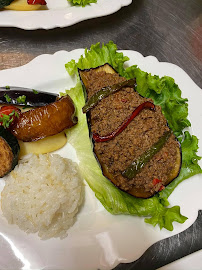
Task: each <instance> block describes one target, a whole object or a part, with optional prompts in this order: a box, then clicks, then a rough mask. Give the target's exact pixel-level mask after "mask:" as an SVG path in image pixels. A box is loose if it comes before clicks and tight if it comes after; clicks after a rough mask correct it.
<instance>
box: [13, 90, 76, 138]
mask: <svg viewBox="0 0 202 270" xmlns="http://www.w3.org/2000/svg"><path fill="white" fill-rule="evenodd" d="M76 123H77V118H76V117H75V107H74V104H73V101H72V99H71V98H70V97H69V96H68V95H67V96H64V97H62V98H60V99H59V100H57V101H55V102H53V103H50V104H48V105H46V106H42V107H39V108H36V109H33V110H30V111H27V112H24V113H21V114H20V116H19V118H18V120H17V121H16V123H15V125H14V126H12V128H11V132H12V133H13V134H14V135H15V136H16V137H17V139H19V140H22V141H24V142H31V141H36V140H39V139H42V138H44V137H47V136H52V135H55V134H57V133H59V132H61V131H63V130H64V129H66V128H70V127H72V126H74V125H75V124H76Z"/></svg>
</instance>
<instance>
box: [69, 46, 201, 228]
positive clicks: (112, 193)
mask: <svg viewBox="0 0 202 270" xmlns="http://www.w3.org/2000/svg"><path fill="white" fill-rule="evenodd" d="M127 60H128V57H126V56H124V55H123V54H122V53H119V52H117V47H116V45H115V44H114V43H113V42H109V43H108V44H106V45H102V46H101V47H100V44H99V43H97V44H95V45H92V46H91V49H90V50H89V51H88V50H87V49H86V50H85V54H84V56H81V57H80V59H79V61H78V63H76V62H75V60H72V61H70V62H69V63H67V64H66V68H67V71H68V72H69V74H71V75H72V76H73V75H74V76H77V79H78V82H77V85H76V86H75V87H74V88H72V89H70V90H67V91H66V93H68V94H69V95H70V96H71V98H72V99H73V100H74V102H75V105H76V107H77V113H78V119H79V121H78V124H77V125H76V126H74V127H73V128H72V129H70V130H69V131H68V132H67V136H68V141H69V143H70V144H72V145H73V146H74V148H75V149H76V152H77V156H78V158H79V162H80V163H79V166H80V169H81V173H82V175H83V177H84V178H85V180H86V181H87V183H88V184H89V186H90V187H91V189H92V190H93V191H94V193H95V196H96V197H97V198H98V199H99V200H100V202H101V203H102V204H103V206H104V207H105V208H106V209H107V210H108V211H109V212H110V213H112V214H129V215H137V216H147V217H150V218H146V219H145V222H147V223H150V224H152V225H154V226H155V225H157V224H158V225H159V227H160V228H166V229H167V230H173V222H174V221H176V222H179V223H183V222H185V220H186V219H187V218H186V217H184V216H183V215H181V214H180V208H179V206H174V207H172V208H167V206H168V205H169V202H168V200H167V198H168V197H169V195H170V194H171V193H172V191H173V190H174V188H175V187H176V186H177V185H178V184H179V183H180V182H182V181H183V180H185V179H187V178H188V177H190V176H193V175H195V174H197V173H201V172H202V170H201V168H200V166H199V165H198V160H199V159H200V158H199V157H198V156H197V154H196V152H197V149H198V140H197V138H196V137H195V136H191V135H190V134H189V132H185V133H184V134H183V131H182V130H183V128H184V127H187V126H190V122H189V121H188V120H187V115H188V108H187V99H183V98H181V91H180V89H179V88H178V86H177V85H176V84H175V82H174V80H173V79H172V78H170V77H167V76H165V77H163V78H159V77H158V76H152V75H151V74H148V73H146V72H144V71H141V70H140V69H139V68H138V67H137V66H132V67H129V68H127V69H125V68H124V63H125V62H126V61H127ZM106 62H108V63H109V64H111V65H112V66H113V67H114V68H115V69H116V70H117V71H118V72H119V73H120V74H121V75H122V76H125V77H126V78H132V77H136V79H137V90H138V91H139V92H140V93H141V94H142V95H144V96H147V97H152V98H153V100H154V102H155V103H156V104H160V105H161V106H162V111H163V113H164V115H165V116H166V118H167V119H168V123H169V125H170V127H171V128H172V129H173V131H174V132H175V134H176V135H177V136H179V135H181V137H180V138H181V141H182V168H181V172H180V175H179V176H178V177H177V178H176V179H175V180H174V181H173V182H172V183H171V184H170V185H168V186H167V187H166V188H165V189H164V190H163V191H161V192H160V193H158V194H157V195H155V196H153V197H152V198H149V199H140V198H135V197H133V196H131V195H129V194H127V193H125V192H123V191H121V190H119V189H118V188H116V187H115V186H114V185H113V184H112V183H111V182H110V181H109V180H107V179H106V178H105V177H104V176H103V174H102V171H101V169H100V167H99V164H98V162H97V160H96V158H95V156H94V154H93V150H92V147H93V146H92V142H91V141H90V139H89V131H88V125H87V120H86V115H85V114H83V113H82V107H83V106H84V104H85V100H84V95H83V89H82V86H81V83H80V81H79V78H78V72H77V68H81V69H85V68H90V67H96V66H99V65H102V64H104V63H106ZM171 111H172V112H173V111H175V113H174V114H173V115H172V117H171V116H170V112H171ZM179 115H180V116H179Z"/></svg>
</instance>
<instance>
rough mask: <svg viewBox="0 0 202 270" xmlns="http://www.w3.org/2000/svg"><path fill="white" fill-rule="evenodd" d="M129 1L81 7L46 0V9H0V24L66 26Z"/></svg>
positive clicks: (29, 27)
mask: <svg viewBox="0 0 202 270" xmlns="http://www.w3.org/2000/svg"><path fill="white" fill-rule="evenodd" d="M131 3H132V0H110V1H109V0H98V1H97V3H96V4H91V5H88V6H86V7H85V8H82V7H78V6H71V5H70V4H69V2H67V0H57V1H55V0H47V7H48V10H39V11H29V12H28V11H13V10H3V11H1V16H0V26H1V27H2V26H3V27H18V28H22V29H25V30H34V29H52V28H55V27H67V26H70V25H73V24H76V23H78V22H81V21H84V20H87V19H91V18H96V17H102V16H106V15H109V14H112V13H114V12H116V11H118V10H119V9H120V8H121V7H123V6H128V5H129V4H131Z"/></svg>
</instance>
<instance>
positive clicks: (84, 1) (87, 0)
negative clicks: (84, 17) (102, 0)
mask: <svg viewBox="0 0 202 270" xmlns="http://www.w3.org/2000/svg"><path fill="white" fill-rule="evenodd" d="M67 1H69V2H70V3H71V4H72V5H73V6H82V7H85V6H86V5H89V4H91V3H97V0H67Z"/></svg>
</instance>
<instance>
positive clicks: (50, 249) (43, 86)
mask: <svg viewBox="0 0 202 270" xmlns="http://www.w3.org/2000/svg"><path fill="white" fill-rule="evenodd" d="M83 52H84V50H83V49H79V50H74V51H72V52H66V51H59V52H57V53H55V54H54V55H41V56H39V57H37V58H35V59H34V60H33V61H31V62H30V63H29V64H27V65H25V66H21V67H19V68H14V69H10V70H3V71H0V85H1V86H4V85H16V86H24V87H30V88H34V89H39V90H44V91H52V92H60V91H64V90H65V89H68V88H70V87H71V86H74V85H75V80H74V79H72V78H70V77H69V75H68V74H67V72H66V70H65V67H64V65H65V63H66V62H68V61H69V60H71V59H72V58H74V59H76V60H77V59H78V58H79V56H80V55H81V54H82V53H83ZM123 52H124V54H125V55H127V56H128V57H129V58H130V61H129V62H128V64H129V65H132V64H138V65H139V67H140V68H141V69H143V70H145V71H147V72H151V73H152V74H158V75H160V76H163V75H169V76H172V77H173V78H174V79H175V81H176V83H177V84H178V85H179V87H180V88H181V90H182V95H183V97H187V98H188V99H189V117H190V120H191V122H192V131H193V133H194V134H195V135H197V136H198V137H199V138H200V139H202V128H201V125H200V119H201V118H202V107H201V103H202V91H201V89H200V88H199V87H198V86H197V85H196V84H195V83H194V82H193V81H192V80H191V79H190V77H189V76H188V75H187V74H186V73H185V72H184V71H183V70H182V69H181V68H179V67H177V66H175V65H173V64H169V63H160V62H158V60H157V59H156V58H155V57H153V56H148V57H143V56H142V55H141V54H140V53H138V52H134V51H123ZM199 143H200V145H199V147H200V149H202V145H201V143H202V140H200V142H199ZM58 153H59V154H60V155H62V156H64V157H70V158H72V159H73V160H76V159H77V157H76V153H75V151H74V149H72V148H71V146H70V145H67V146H65V147H64V148H63V149H61V150H60V151H58ZM201 154H202V152H201V151H200V152H199V155H201ZM200 164H201V163H200ZM3 186H4V181H3V180H2V181H0V190H1V189H3ZM201 194H202V185H201V176H199V175H197V176H194V177H192V178H189V179H188V180H186V181H184V182H182V183H181V184H180V185H179V186H178V187H177V188H176V189H175V191H174V192H173V193H172V195H171V196H170V198H169V201H170V206H173V205H180V207H181V213H182V214H183V215H185V216H187V217H188V220H187V221H186V222H185V223H184V224H178V223H174V230H173V231H172V232H169V231H166V230H165V229H162V230H161V231H160V229H159V228H158V227H155V228H154V227H152V226H151V225H149V224H146V223H145V222H144V218H140V217H132V216H124V215H119V216H113V215H111V214H109V213H108V212H107V211H106V210H105V209H104V208H103V206H102V205H101V204H100V203H99V201H98V200H97V199H96V198H95V196H94V193H93V192H92V191H91V190H90V188H89V187H88V186H87V185H86V197H85V203H84V206H83V208H82V209H81V211H80V213H79V215H78V218H77V221H76V223H75V225H74V226H73V227H72V228H71V229H70V230H69V235H68V237H67V238H65V239H63V240H59V239H51V240H47V241H41V240H39V238H38V237H37V236H36V235H33V234H32V235H26V234H25V233H24V232H22V231H20V230H19V229H18V227H16V226H14V225H8V224H7V222H6V220H5V219H4V218H3V216H2V213H0V250H1V257H0V265H1V268H7V269H8V268H14V269H26V270H27V269H71V270H80V269H82V270H95V269H111V268H113V267H115V266H116V265H117V264H118V263H120V262H131V261H134V260H136V259H138V258H139V257H140V256H141V255H142V254H143V252H144V251H145V250H146V249H147V248H148V247H149V246H151V245H152V244H153V243H155V242H156V241H158V240H161V239H164V238H167V237H170V236H172V235H175V234H177V233H179V232H181V231H183V230H185V229H187V228H188V227H189V226H190V225H191V224H192V223H193V222H194V221H195V219H196V217H197V214H198V210H199V209H201V205H202V197H201ZM187 198H189V199H187ZM78 258H79V259H78Z"/></svg>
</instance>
